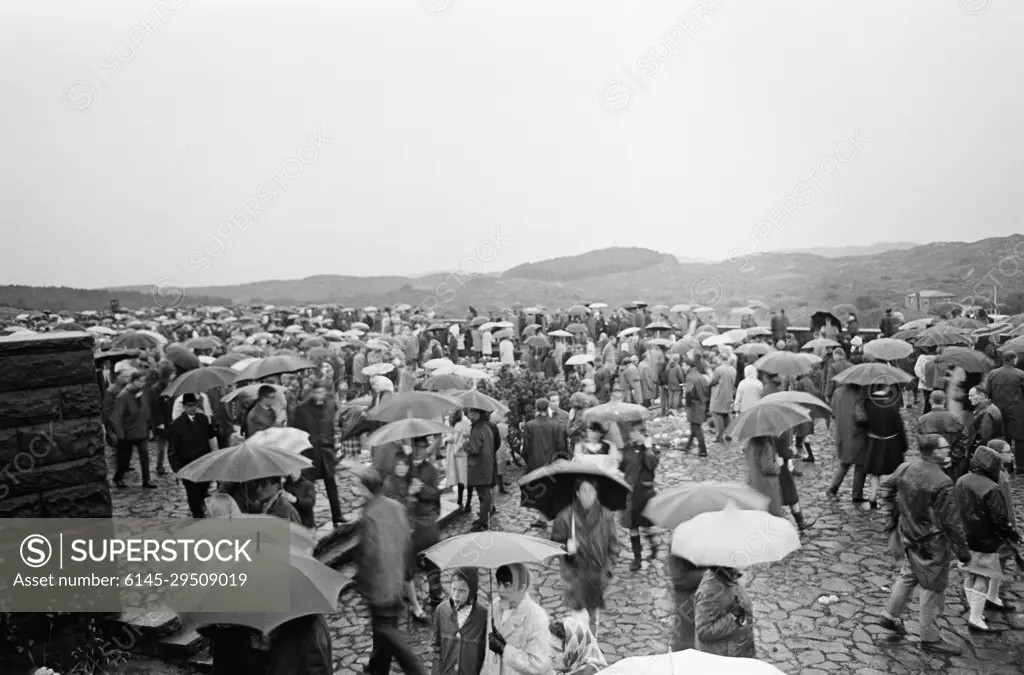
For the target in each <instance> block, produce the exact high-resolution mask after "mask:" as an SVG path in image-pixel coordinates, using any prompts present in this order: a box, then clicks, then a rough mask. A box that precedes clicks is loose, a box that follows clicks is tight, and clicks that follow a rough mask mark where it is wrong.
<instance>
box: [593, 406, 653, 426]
mask: <svg viewBox="0 0 1024 675" xmlns="http://www.w3.org/2000/svg"><path fill="white" fill-rule="evenodd" d="M650 416H651V411H650V410H648V409H647V408H645V407H644V406H642V405H636V404H635V403H624V402H622V401H609V402H608V403H602V404H601V405H596V406H594V407H593V408H587V409H586V410H584V411H583V421H585V422H606V423H607V422H639V421H641V420H645V419H647V418H649V417H650Z"/></svg>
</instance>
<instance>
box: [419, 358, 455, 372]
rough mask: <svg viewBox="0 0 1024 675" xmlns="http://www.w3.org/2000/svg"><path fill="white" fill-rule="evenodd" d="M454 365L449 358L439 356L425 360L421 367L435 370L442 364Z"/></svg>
mask: <svg viewBox="0 0 1024 675" xmlns="http://www.w3.org/2000/svg"><path fill="white" fill-rule="evenodd" d="M454 365H455V364H454V363H452V360H451V359H445V358H440V359H430V360H429V361H427V362H426V363H424V364H423V368H424V369H426V370H437V369H438V368H441V367H442V366H454Z"/></svg>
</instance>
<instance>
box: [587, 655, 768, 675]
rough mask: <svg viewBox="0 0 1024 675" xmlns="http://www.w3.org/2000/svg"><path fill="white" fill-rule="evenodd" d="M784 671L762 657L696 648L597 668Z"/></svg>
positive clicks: (665, 674) (669, 672)
mask: <svg viewBox="0 0 1024 675" xmlns="http://www.w3.org/2000/svg"><path fill="white" fill-rule="evenodd" d="M683 673H686V675H718V674H719V673H723V674H724V673H728V674H729V675H786V674H785V673H784V672H782V671H781V670H779V669H778V668H776V667H775V666H773V665H771V664H770V663H765V662H764V661H758V660H757V659H747V658H739V657H734V656H718V655H717V654H710V653H707V652H702V651H698V650H696V649H686V650H684V651H681V652H672V653H669V654H656V655H650V656H631V657H629V658H626V659H622V660H621V661H618V662H617V663H616V664H615V665H613V666H609V667H608V668H605V669H603V670H600V671H598V672H597V675H683Z"/></svg>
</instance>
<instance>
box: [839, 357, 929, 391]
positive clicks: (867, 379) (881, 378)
mask: <svg viewBox="0 0 1024 675" xmlns="http://www.w3.org/2000/svg"><path fill="white" fill-rule="evenodd" d="M912 379H913V378H911V377H910V375H907V374H906V373H904V372H903V371H902V370H900V369H899V368H895V367H893V366H890V365H888V364H886V363H859V364H857V365H856V366H853V367H852V368H847V369H846V370H844V371H843V372H841V373H839V374H838V375H836V376H835V377H834V378H832V381H833V382H835V383H836V384H856V385H859V386H861V387H873V386H888V385H892V384H906V383H908V382H910V381H911V380H912Z"/></svg>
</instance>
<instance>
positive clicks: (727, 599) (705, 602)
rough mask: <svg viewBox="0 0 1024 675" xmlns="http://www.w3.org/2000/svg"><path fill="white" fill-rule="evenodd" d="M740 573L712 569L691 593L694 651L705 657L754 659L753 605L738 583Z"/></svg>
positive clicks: (730, 569) (727, 568)
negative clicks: (695, 646)
mask: <svg viewBox="0 0 1024 675" xmlns="http://www.w3.org/2000/svg"><path fill="white" fill-rule="evenodd" d="M741 576H742V572H740V570H738V569H735V568H732V567H712V568H711V569H709V570H708V571H706V572H704V576H703V578H701V581H700V586H698V587H697V592H696V593H695V594H694V606H695V608H696V615H695V617H694V626H695V630H696V635H697V649H698V650H700V651H702V652H704V653H706V654H717V655H719V656H729V657H738V658H747V659H753V658H756V651H757V650H756V648H755V642H754V603H753V602H752V601H751V599H750V596H749V595H747V591H746V589H745V588H743V586H742V585H741V584H740V577H741Z"/></svg>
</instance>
